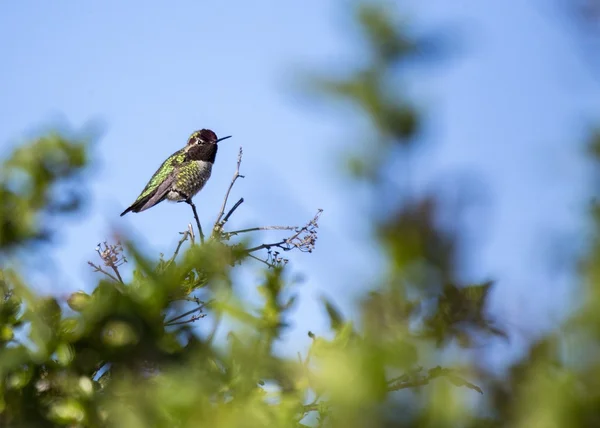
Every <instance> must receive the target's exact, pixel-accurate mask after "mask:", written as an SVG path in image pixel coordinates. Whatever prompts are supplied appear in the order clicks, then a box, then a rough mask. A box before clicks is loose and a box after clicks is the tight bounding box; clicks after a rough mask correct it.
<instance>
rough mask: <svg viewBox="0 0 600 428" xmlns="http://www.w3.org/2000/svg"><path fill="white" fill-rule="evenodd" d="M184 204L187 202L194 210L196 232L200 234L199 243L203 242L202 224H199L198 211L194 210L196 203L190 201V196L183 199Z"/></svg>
mask: <svg viewBox="0 0 600 428" xmlns="http://www.w3.org/2000/svg"><path fill="white" fill-rule="evenodd" d="M182 202H185V203H186V204H189V205H190V206H191V207H192V211H193V212H194V218H195V219H196V225H197V226H198V234H199V235H200V243H202V244H204V233H202V226H201V225H200V218H199V217H198V211H196V205H194V203H193V202H192V198H187V199H185V200H184V201H182Z"/></svg>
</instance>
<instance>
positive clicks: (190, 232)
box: [169, 223, 194, 265]
mask: <svg viewBox="0 0 600 428" xmlns="http://www.w3.org/2000/svg"><path fill="white" fill-rule="evenodd" d="M179 234H180V235H183V236H182V237H181V239H180V240H179V242H178V243H177V248H175V252H174V253H173V257H171V258H170V259H169V265H170V264H171V263H173V262H174V261H175V258H176V257H177V255H178V254H179V250H180V249H181V246H182V245H183V243H184V242H185V241H187V239H188V238H190V240H191V241H192V245H194V228H193V227H192V223H189V224H188V230H186V231H185V232H179Z"/></svg>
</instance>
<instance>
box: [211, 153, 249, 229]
mask: <svg viewBox="0 0 600 428" xmlns="http://www.w3.org/2000/svg"><path fill="white" fill-rule="evenodd" d="M243 153H244V152H243V151H242V147H240V151H239V153H238V159H237V167H236V169H235V173H234V174H233V178H232V179H231V183H230V184H229V188H228V189H227V192H226V193H225V199H224V200H223V204H222V205H221V209H220V210H219V215H218V216H217V221H215V225H214V226H213V236H216V234H217V233H218V232H220V231H221V229H222V228H223V224H224V222H223V223H221V219H222V218H223V215H224V214H225V208H226V207H227V200H228V199H229V193H231V189H232V188H233V185H234V184H235V182H236V181H237V179H238V178H244V176H243V175H240V165H241V164H242V155H243ZM241 201H242V202H243V199H242V200H241ZM242 202H239V201H238V203H237V204H236V205H237V206H239V204H241V203H242ZM237 206H235V207H234V208H237ZM233 211H234V210H232V211H230V213H229V214H228V216H230V215H231V213H232V212H233ZM225 221H226V220H225Z"/></svg>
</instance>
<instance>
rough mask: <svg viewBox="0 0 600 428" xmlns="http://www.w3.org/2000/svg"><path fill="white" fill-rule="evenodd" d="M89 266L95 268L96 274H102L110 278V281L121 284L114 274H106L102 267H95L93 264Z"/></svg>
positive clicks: (89, 263) (90, 263)
mask: <svg viewBox="0 0 600 428" xmlns="http://www.w3.org/2000/svg"><path fill="white" fill-rule="evenodd" d="M88 265H90V266H91V267H93V268H94V272H101V273H103V274H104V275H106V276H108V277H109V278H110V279H112V280H113V281H115V282H119V280H118V279H117V278H115V277H114V276H113V275H112V274H110V273H109V272H106V271H105V270H104V269H102V268H101V267H100V266H98V265H95V264H94V263H92V262H88Z"/></svg>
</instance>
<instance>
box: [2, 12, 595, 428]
mask: <svg viewBox="0 0 600 428" xmlns="http://www.w3.org/2000/svg"><path fill="white" fill-rule="evenodd" d="M356 15H357V20H358V22H360V24H361V28H362V30H363V32H364V37H365V39H366V40H367V42H368V43H367V44H368V46H369V47H370V53H371V56H370V58H369V61H368V62H367V63H366V64H363V66H362V68H361V69H359V70H356V71H354V72H353V73H351V74H350V75H348V76H345V77H344V78H332V77H323V78H321V79H319V84H318V86H319V88H321V90H324V91H326V92H327V93H328V94H329V95H330V96H333V97H334V98H341V99H343V100H345V101H348V100H350V101H351V102H353V103H354V104H355V105H356V106H357V107H358V108H359V109H360V111H361V112H362V113H361V114H363V115H364V116H365V117H367V118H369V119H370V122H371V125H372V129H371V130H370V131H371V134H370V136H369V138H368V141H369V144H370V146H369V147H367V148H365V150H367V151H369V152H370V153H374V154H375V155H374V156H368V157H364V156H360V155H359V156H357V158H356V159H357V160H358V161H360V162H361V168H358V169H357V170H356V171H358V172H360V174H358V175H357V176H356V177H355V179H359V180H363V179H366V180H367V182H368V183H369V185H370V186H371V190H372V192H373V195H374V197H375V200H377V199H378V198H389V194H390V192H389V187H390V183H389V182H388V179H387V178H386V176H385V175H383V174H379V173H378V171H384V170H386V166H387V165H388V164H390V163H392V162H394V159H395V158H397V156H404V155H406V152H402V151H401V152H398V151H397V150H396V147H398V146H401V147H413V146H415V145H417V144H418V138H417V136H418V131H419V129H420V123H421V114H420V113H419V111H418V110H417V109H416V108H415V107H414V106H413V105H412V104H411V102H410V101H409V100H408V98H407V97H404V96H403V94H402V93H398V92H397V91H396V88H394V87H393V86H392V83H390V80H389V77H390V75H392V74H394V73H395V72H396V71H397V70H398V68H397V65H398V64H399V63H401V62H405V61H409V60H410V57H411V55H412V54H414V53H415V52H417V51H418V50H419V46H420V45H419V42H418V41H417V40H414V39H412V38H411V37H409V36H408V34H407V33H406V32H405V31H404V29H403V27H402V25H400V24H398V23H397V22H395V21H394V18H393V14H391V13H390V9H384V8H381V7H379V6H376V5H374V4H369V5H368V6H364V5H363V6H359V7H357V11H356ZM590 146H591V147H592V155H593V156H594V157H596V158H597V153H598V152H599V150H598V146H600V144H598V138H596V139H595V143H594V144H591V145H590ZM87 162H88V146H87V144H86V143H83V142H80V141H73V140H70V139H68V138H65V137H64V136H61V135H58V134H53V135H49V136H47V137H42V138H39V139H37V140H34V141H32V142H31V143H29V144H24V145H22V146H20V147H18V148H17V149H15V150H14V151H13V152H12V153H11V154H9V155H8V156H7V157H6V159H5V160H3V162H2V170H1V171H0V257H1V258H0V261H2V263H3V264H2V266H1V269H0V426H3V427H4V426H6V427H45V426H48V427H54V426H66V427H87V426H90V427H132V428H136V427H196V426H211V427H232V428H233V427H299V426H323V427H349V428H352V427H395V426H415V427H416V426H419V427H427V426H431V427H443V426H448V427H458V426H461V427H471V426H472V427H479V426H510V427H513V426H523V427H530V426H533V427H564V426H600V364H599V361H600V358H598V357H599V353H600V347H599V346H598V338H599V336H600V315H599V314H600V312H599V311H598V310H597V308H598V307H600V288H599V287H598V285H597V284H599V283H600V270H599V268H598V266H600V260H598V259H599V258H600V244H599V243H600V239H599V234H598V230H600V229H598V227H597V225H598V224H599V220H600V216H599V215H598V212H600V211H598V210H596V211H595V213H594V218H593V220H594V230H595V232H594V236H593V237H592V246H591V248H590V252H589V255H588V257H587V260H586V262H585V263H584V264H583V265H582V270H581V278H582V283H583V291H582V292H583V293H585V299H582V301H583V302H584V303H583V304H582V307H581V309H580V311H579V312H578V313H577V314H576V315H575V316H574V317H572V318H571V319H570V320H569V321H568V322H567V323H566V324H565V325H563V326H560V328H557V330H556V331H551V332H550V333H548V335H547V337H544V338H541V339H540V340H539V341H538V342H537V343H534V344H532V345H531V348H530V350H529V352H528V353H527V354H526V355H525V356H524V357H523V358H522V359H521V360H520V361H517V362H516V363H515V364H514V365H513V366H511V367H509V370H508V372H507V374H506V375H497V374H494V373H491V372H489V371H486V369H485V367H481V366H479V365H477V364H475V365H468V364H460V365H456V364H451V365H449V364H448V361H450V362H451V363H452V362H454V363H456V361H457V359H456V358H455V359H453V360H448V359H447V358H444V355H445V354H444V351H445V350H446V349H448V348H451V347H453V345H458V346H459V348H464V350H463V351H459V352H458V353H455V355H459V356H464V355H466V353H467V352H468V349H469V348H470V347H471V346H473V345H474V343H476V342H477V341H478V340H481V339H483V340H486V339H488V340H490V339H491V338H496V339H499V340H505V339H506V338H507V333H506V332H505V331H503V329H502V328H500V327H498V325H496V323H495V322H494V321H493V320H492V319H490V317H489V314H488V313H487V312H486V303H487V301H488V298H489V295H490V291H491V289H492V287H493V284H492V283H491V282H486V281H485V280H484V279H482V282H481V283H479V284H464V283H461V281H460V279H459V275H458V272H457V271H458V267H457V266H458V261H457V253H458V247H459V242H460V231H459V230H449V229H448V227H444V226H442V223H441V222H440V221H439V219H440V216H441V215H443V212H442V209H441V208H440V204H439V203H438V198H437V196H436V195H421V196H419V195H408V196H407V195H401V192H400V190H397V193H396V194H397V195H398V198H397V200H396V201H391V202H392V203H390V206H392V207H394V209H393V210H391V211H390V212H389V213H388V214H387V215H385V216H383V218H379V219H375V220H373V222H374V226H375V230H376V231H377V234H376V238H375V239H377V241H378V242H379V244H380V246H381V248H382V250H383V252H384V254H385V256H386V261H387V265H386V268H385V274H383V275H382V276H381V277H382V278H383V279H382V280H381V281H380V282H379V283H375V284H368V289H369V290H370V291H369V292H368V293H366V294H365V296H364V298H363V299H362V301H361V302H360V305H359V307H358V311H359V314H360V316H359V317H356V318H355V319H357V318H358V319H359V321H358V322H351V321H350V320H349V319H347V318H346V317H345V316H344V314H342V313H341V312H340V311H339V310H338V309H337V307H336V303H335V301H329V300H326V299H323V309H324V311H325V312H326V313H327V314H328V316H329V319H330V326H331V332H330V334H328V335H327V336H326V337H322V336H316V335H314V334H313V333H310V332H308V334H309V336H310V337H311V338H312V345H311V346H310V348H309V349H298V351H299V353H298V358H297V359H289V358H284V357H281V356H280V355H278V354H277V353H275V352H274V344H275V342H276V341H277V340H278V339H279V338H280V337H281V334H282V331H283V330H284V329H285V328H286V327H287V325H288V319H289V317H290V311H291V310H292V309H293V306H294V302H295V296H294V295H293V289H291V285H290V284H289V282H288V281H287V279H286V276H285V271H286V268H285V265H281V264H278V265H276V266H272V267H271V268H269V269H265V272H264V276H263V278H262V280H261V281H260V283H258V284H257V290H258V292H259V294H260V296H261V297H262V304H260V305H251V304H249V303H248V302H247V301H245V300H243V299H242V298H241V297H240V296H239V295H238V294H237V291H236V287H235V286H234V284H233V279H232V275H231V273H232V269H234V268H235V266H236V265H239V264H243V263H246V262H247V261H250V260H249V258H248V252H247V251H246V250H247V248H246V247H244V245H242V244H237V245H231V244H229V243H228V242H227V240H226V239H225V240H224V239H217V238H214V239H211V240H209V241H208V242H207V243H206V244H204V245H189V246H187V247H182V248H187V249H185V251H183V252H182V253H181V254H178V252H179V248H178V249H177V252H176V253H175V254H174V255H173V256H172V257H171V258H169V259H165V258H164V257H163V256H162V255H161V257H160V258H158V260H148V259H147V258H145V257H143V256H142V255H141V252H140V249H138V248H136V247H135V246H134V245H132V244H131V243H128V242H127V243H125V244H124V245H121V244H118V243H117V244H111V243H105V244H104V245H100V246H99V248H98V255H99V258H100V261H99V262H98V264H96V263H94V262H90V264H91V266H92V267H93V268H94V270H96V271H97V272H98V273H99V278H100V280H99V282H98V284H96V285H95V287H94V291H93V292H92V293H91V294H89V295H88V294H86V293H84V292H77V293H74V294H72V295H71V296H70V297H69V299H68V300H67V301H66V302H60V301H58V300H57V299H55V298H52V297H44V296H39V295H37V294H36V293H35V292H33V291H32V287H31V285H30V284H28V283H27V282H26V281H25V280H24V277H23V273H22V272H19V270H18V269H17V268H16V267H15V266H17V264H16V263H12V262H13V261H17V260H18V257H19V252H18V251H16V252H15V251H14V250H17V249H21V250H23V251H26V250H27V245H28V244H29V243H30V242H33V241H37V240H41V239H47V238H49V237H50V236H52V234H53V233H55V232H56V230H54V228H53V227H52V224H53V223H52V222H50V221H48V219H49V216H50V215H55V214H61V213H67V212H76V211H77V210H78V209H79V207H80V205H81V203H82V202H83V200H82V197H81V194H82V193H78V192H77V191H75V190H73V189H75V187H70V186H69V183H70V182H72V181H73V180H74V179H76V178H78V176H79V174H80V173H81V171H82V170H83V169H84V168H85V167H86V165H87ZM365 171H367V172H368V173H367V174H364V172H365ZM77 184H78V186H77V188H79V189H81V188H83V187H84V186H83V185H82V182H81V181H79V182H78V183H77ZM399 202H401V203H399ZM315 227H316V226H315ZM225 234H226V233H225ZM224 236H227V235H224ZM187 238H189V235H184V236H183V239H182V244H184V243H185V241H186V239H187ZM312 242H313V243H314V241H312ZM125 254H127V257H129V260H127V259H126V257H125ZM124 263H130V264H131V265H133V269H134V271H133V277H132V279H131V280H130V281H129V282H128V283H125V282H124V281H123V280H122V277H121V274H120V271H119V267H120V266H122V265H123V264H124ZM199 295H201V296H202V298H200V297H198V296H199ZM62 303H66V304H67V305H68V307H69V309H67V308H66V307H65V305H62ZM61 305H62V306H61ZM223 319H226V320H228V321H229V323H228V324H227V325H228V326H229V327H228V328H230V331H229V334H228V338H227V341H226V342H225V343H216V341H215V334H214V333H215V330H214V328H213V330H212V331H210V332H209V333H208V334H205V335H201V334H198V333H197V331H194V330H193V328H192V327H193V326H194V322H198V323H204V322H206V323H212V324H214V326H218V325H219V323H220V321H221V320H223ZM232 321H234V322H232ZM454 348H456V347H454ZM461 352H462V353H461ZM482 394H483V395H482Z"/></svg>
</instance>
